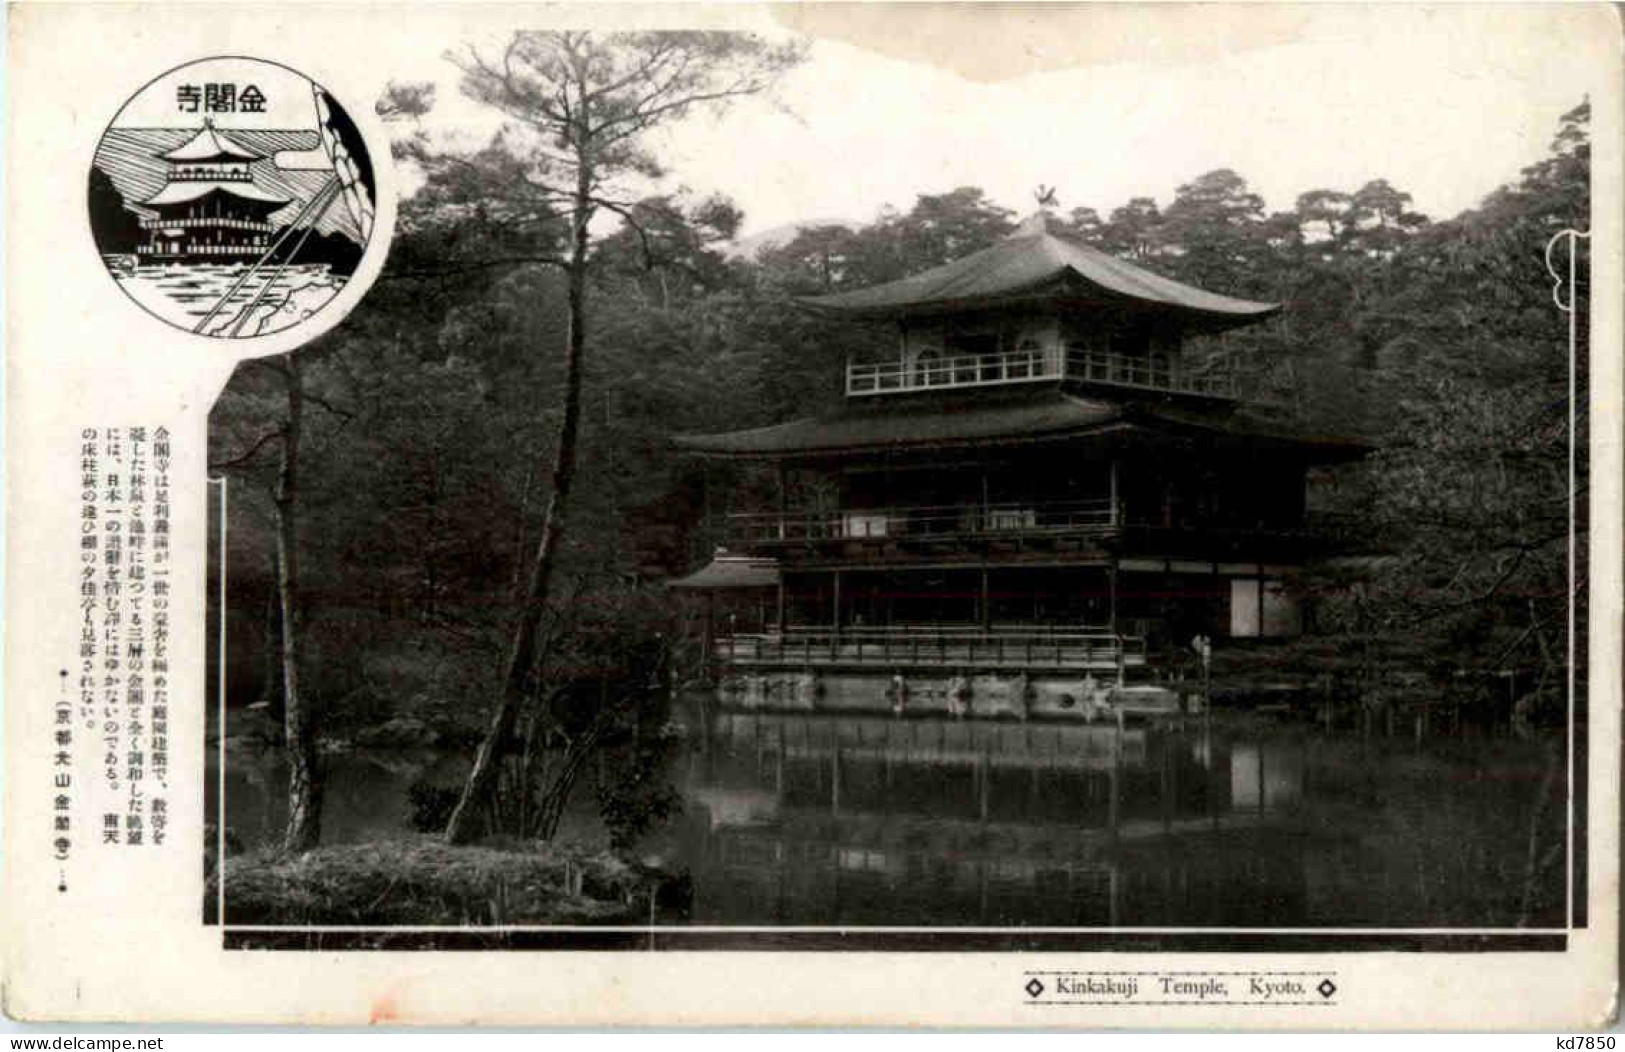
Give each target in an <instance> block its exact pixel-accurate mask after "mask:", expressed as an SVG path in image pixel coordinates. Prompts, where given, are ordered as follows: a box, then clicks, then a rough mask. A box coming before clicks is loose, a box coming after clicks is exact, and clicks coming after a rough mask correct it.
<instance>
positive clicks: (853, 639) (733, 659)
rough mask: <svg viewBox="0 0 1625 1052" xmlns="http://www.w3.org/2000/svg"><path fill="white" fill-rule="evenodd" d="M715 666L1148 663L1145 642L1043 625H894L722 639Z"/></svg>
mask: <svg viewBox="0 0 1625 1052" xmlns="http://www.w3.org/2000/svg"><path fill="white" fill-rule="evenodd" d="M716 656H717V659H718V660H720V661H722V662H725V663H727V664H733V665H762V666H785V667H798V668H801V667H820V666H832V665H835V666H847V667H867V666H879V667H884V668H893V669H904V668H960V669H1005V670H1019V669H1077V670H1097V671H1108V670H1117V669H1121V668H1138V667H1141V666H1143V665H1144V664H1145V640H1144V639H1143V638H1139V637H1130V636H1121V635H1117V634H1116V633H1113V632H1110V631H1108V630H1104V629H1093V630H1076V629H1073V630H1068V629H1065V628H1060V627H1052V626H1045V625H1012V626H1006V627H992V628H985V629H979V628H973V627H955V626H944V625H896V626H892V627H888V628H842V629H841V630H839V631H836V630H835V629H833V628H812V627H807V626H791V627H788V628H786V629H785V630H784V631H783V632H766V633H757V634H748V635H734V636H724V637H722V638H720V639H718V640H717V643H716Z"/></svg>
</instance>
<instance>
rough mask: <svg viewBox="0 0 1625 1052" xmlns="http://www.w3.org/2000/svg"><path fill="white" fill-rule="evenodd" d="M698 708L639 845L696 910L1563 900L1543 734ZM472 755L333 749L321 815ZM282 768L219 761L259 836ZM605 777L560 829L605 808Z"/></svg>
mask: <svg viewBox="0 0 1625 1052" xmlns="http://www.w3.org/2000/svg"><path fill="white" fill-rule="evenodd" d="M688 724H689V726H690V727H691V728H692V729H691V731H690V733H689V735H688V737H687V738H686V739H685V745H684V748H683V749H682V750H681V751H680V752H679V754H678V755H677V757H676V758H675V759H674V761H673V764H672V769H671V772H670V777H671V778H672V780H673V781H674V782H675V783H676V784H677V785H678V786H679V787H680V788H681V790H682V792H683V796H684V800H685V805H684V808H683V811H682V813H681V814H680V815H679V816H677V817H675V818H673V819H672V820H671V821H670V822H668V823H667V824H666V825H664V826H663V827H662V828H660V829H658V830H656V831H655V832H653V833H652V834H651V835H650V836H649V837H647V838H646V841H645V843H644V844H643V845H642V850H643V852H644V853H645V854H646V855H647V856H652V857H656V858H658V859H659V860H661V861H662V862H663V863H665V864H666V865H668V866H674V867H680V868H684V869H687V870H688V871H689V872H690V873H691V874H692V876H693V883H694V901H693V908H692V915H691V918H690V919H691V921H692V922H693V923H697V924H762V925H898V926H918V925H976V926H984V925H985V926H1017V925H1045V926H1107V925H1113V926H1159V925H1170V926H1173V925H1177V926H1248V927H1254V926H1265V927H1279V926H1384V927H1387V926H1393V927H1417V926H1429V927H1431V926H1441V927H1443V926H1473V927H1478V926H1508V925H1514V924H1517V923H1519V922H1520V921H1522V922H1525V923H1531V924H1545V923H1558V916H1557V911H1560V910H1561V908H1562V901H1563V900H1562V880H1563V863H1562V854H1561V851H1555V852H1554V851H1552V850H1551V848H1552V847H1553V846H1554V845H1558V844H1560V843H1561V836H1562V833H1563V822H1564V820H1565V809H1564V807H1563V805H1562V797H1561V789H1562V782H1561V779H1560V778H1552V777H1549V773H1550V771H1549V768H1550V765H1551V764H1552V763H1553V762H1554V760H1553V758H1554V757H1555V756H1556V755H1557V754H1556V753H1555V752H1553V751H1551V750H1549V749H1548V748H1547V747H1545V746H1543V745H1541V744H1539V743H1529V742H1521V741H1513V740H1509V739H1489V738H1476V739H1467V740H1456V739H1450V740H1434V741H1429V742H1427V743H1425V744H1423V745H1418V744H1417V743H1415V742H1414V741H1411V740H1409V739H1401V738H1372V739H1362V738H1360V737H1359V736H1357V735H1350V734H1346V733H1338V734H1326V733H1324V732H1321V731H1317V730H1313V729H1309V728H1304V727H1295V726H1283V725H1280V724H1277V723H1275V722H1274V721H1272V720H1268V719H1262V718H1253V717H1226V716H1215V717H1213V718H1212V719H1211V720H1200V719H1196V720H1191V721H1189V722H1187V723H1186V724H1185V725H1184V726H1134V725H1130V726H1129V727H1128V728H1126V729H1125V730H1122V731H1120V730H1119V729H1118V728H1117V727H1115V726H1109V727H1108V726H1072V725H1053V724H1018V723H994V722H973V721H964V722H955V721H951V720H934V719H907V720H895V719H890V718H885V717H844V716H843V717H834V716H823V715H755V714H715V713H713V714H711V715H710V716H709V718H707V719H705V720H703V721H702V720H701V719H700V718H699V717H698V716H697V715H696V716H693V717H691V718H690V719H689V721H688ZM702 727H704V728H708V730H706V731H702ZM465 763H466V761H465V760H462V759H460V758H456V759H454V758H436V757H435V756H434V755H433V754H421V755H413V754H383V755H379V754H372V753H356V754H347V755H344V756H341V757H337V758H335V759H334V760H333V763H332V767H331V771H330V775H329V787H328V793H327V804H326V811H325V816H324V831H323V832H324V840H326V841H328V842H353V841H360V840H366V839H373V838H379V837H388V836H396V835H400V834H401V833H402V832H403V831H404V830H405V829H406V826H407V814H408V811H409V808H408V806H407V803H406V787H407V786H408V785H410V784H411V783H412V782H414V781H416V780H420V779H423V780H429V781H438V782H444V783H446V784H455V783H456V781H457V779H458V777H459V776H460V774H461V772H462V770H463V769H464V765H465ZM285 780H286V772H285V770H284V769H283V767H282V765H281V763H280V761H279V760H278V758H277V757H275V756H274V755H262V756H260V757H258V758H254V757H253V756H252V754H245V755H244V756H242V757H241V758H239V757H238V756H237V755H236V754H234V755H233V758H232V760H231V761H229V762H228V777H227V789H226V799H227V815H228V823H229V825H230V826H231V828H232V830H233V832H234V833H235V834H236V835H237V836H238V837H239V838H240V839H241V840H243V841H244V842H245V843H247V844H250V845H253V844H255V843H258V842H260V841H261V840H262V838H263V837H264V834H265V830H267V829H271V830H275V829H278V828H279V827H280V825H281V822H282V819H283V814H284V807H285V805H284V802H283V800H282V787H283V785H284V784H285ZM590 790H591V786H590V784H587V785H584V786H583V787H582V789H581V790H580V791H579V792H578V794H577V796H578V802H577V808H576V812H577V813H576V814H575V815H574V816H573V817H572V819H571V820H570V821H568V822H567V823H566V825H567V827H568V829H567V835H576V836H584V837H592V836H594V835H595V834H597V833H599V832H601V831H600V830H599V829H598V828H597V827H596V822H595V820H594V818H593V817H592V815H591V814H590V812H591V808H592V804H591V796H592V794H591V791H590ZM1532 846H1533V850H1532ZM1532 859H1533V860H1534V861H1533V862H1532V861H1531V860H1532ZM1554 860H1555V861H1554Z"/></svg>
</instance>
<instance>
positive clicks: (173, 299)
mask: <svg viewBox="0 0 1625 1052" xmlns="http://www.w3.org/2000/svg"><path fill="white" fill-rule="evenodd" d="M377 213H378V185H377V178H376V174H375V172H374V169H373V163H372V159H371V157H370V156H369V154H368V152H367V146H366V143H365V142H364V141H363V140H362V136H361V132H360V130H359V129H358V127H357V126H356V123H355V121H353V120H352V119H351V117H350V115H349V114H347V113H346V112H345V111H344V107H342V106H341V105H339V103H338V102H337V101H336V100H335V99H334V98H333V97H332V96H331V95H330V94H328V92H327V91H326V90H325V89H324V88H323V87H322V86H321V85H319V84H317V83H315V82H314V81H312V80H310V79H309V78H307V77H305V76H303V75H302V74H299V73H296V72H294V71H293V70H291V69H288V68H287V67H285V66H281V65H278V64H276V63H273V62H266V61H262V60H259V59H249V58H210V59H203V60H201V61H198V62H193V63H189V64H187V65H185V66H181V67H179V68H177V69H174V70H171V71H169V72H168V73H165V74H163V75H162V76H160V77H158V78H157V79H156V80H154V81H152V82H151V83H149V84H147V86H146V87H144V88H142V89H141V90H140V91H139V92H137V93H136V94H135V95H134V96H132V97H131V98H130V99H129V101H128V102H126V103H125V104H124V107H123V108H122V109H121V110H119V112H118V115H117V116H115V117H114V118H113V121H112V123H111V124H110V125H108V128H107V130H106V132H104V133H103V134H102V139H101V142H100V143H99V144H98V145H97V147H96V156H95V160H94V162H93V164H92V167H91V170H90V227H91V231H92V233H93V235H94V237H95V241H96V248H97V250H98V251H99V252H100V253H101V255H102V260H103V261H104V262H105V263H106V265H107V270H108V273H110V274H111V275H112V276H113V279H114V280H115V281H117V282H118V285H119V287H120V288H121V289H123V290H124V292H125V294H127V295H128V296H129V297H130V298H131V299H133V300H134V301H135V302H136V303H138V304H140V305H141V306H142V307H143V308H145V309H146V310H147V312H148V313H150V314H153V315H155V316H157V317H159V318H161V319H163V320H164V321H166V322H168V323H169V324H171V325H173V326H175V327H176V328H179V329H183V330H185V331H187V332H190V333H196V334H198V335H202V336H210V337H216V338H219V339H229V340H254V339H257V338H261V337H266V336H270V335H272V334H276V333H284V334H292V330H294V329H295V328H296V327H299V326H302V325H308V326H309V327H310V328H311V329H312V330H316V329H325V328H327V327H328V325H330V324H331V323H332V322H334V321H336V320H337V319H336V318H325V317H324V318H321V324H311V322H312V319H314V318H315V317H316V316H318V315H320V314H321V312H323V311H324V310H327V309H332V310H335V311H336V310H338V308H337V307H334V306H332V305H333V304H334V301H335V300H336V299H339V298H340V293H341V292H343V291H344V290H345V288H346V286H347V285H349V284H351V283H352V282H354V281H355V280H356V277H357V272H358V271H359V270H361V269H362V261H363V259H364V258H366V257H367V254H368V247H369V245H371V244H372V242H373V241H374V239H375V234H378V230H377V227H378V225H379V224H378V223H377V222H376V221H375V220H376V218H377ZM385 239H387V231H384V232H383V233H382V235H380V236H378V237H377V240H379V241H380V242H382V241H384V240H385ZM385 247H386V246H385V245H383V244H379V245H377V246H376V250H377V252H379V253H381V252H382V251H383V250H384V248H385ZM371 269H372V270H374V271H376V267H373V268H371ZM353 291H355V292H357V294H359V290H353ZM342 298H343V300H345V301H346V303H345V304H344V306H346V307H347V306H348V305H351V304H353V303H354V301H355V299H356V298H357V296H347V297H342ZM311 335H315V331H312V333H311Z"/></svg>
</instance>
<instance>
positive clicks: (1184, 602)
mask: <svg viewBox="0 0 1625 1052" xmlns="http://www.w3.org/2000/svg"><path fill="white" fill-rule="evenodd" d="M803 305H804V306H805V307H806V308H807V309H809V310H813V311H822V312H828V313H831V314H838V315H844V316H847V317H850V318H856V319H866V320H869V321H872V322H874V323H876V324H884V325H889V326H891V327H893V328H894V329H895V331H896V333H897V343H896V352H895V354H893V355H890V356H888V357H886V358H884V359H883V360H849V361H848V362H847V364H846V370H845V377H846V380H845V383H846V390H845V399H844V402H843V404H842V405H841V406H840V408H839V409H838V410H836V411H834V412H832V413H829V414H827V415H823V416H817V417H808V418H804V419H798V420H791V421H788V422H785V423H781V424H776V425H773V426H770V427H763V428H754V429H750V430H745V431H736V432H729V433H723V434H710V435H687V436H680V437H679V438H678V439H677V440H676V442H677V445H678V446H679V448H680V449H682V450H684V451H686V452H687V453H689V454H691V455H694V456H697V457H702V458H708V459H712V460H730V461H750V462H758V463H761V464H765V465H771V466H772V468H774V469H775V471H774V474H775V477H776V479H777V501H776V505H775V506H769V507H758V508H738V507H737V506H736V507H735V509H734V510H733V511H731V513H729V514H728V515H727V516H726V519H725V521H724V523H723V524H722V526H723V538H724V542H723V543H724V545H725V550H724V551H723V552H719V555H718V558H717V559H716V560H715V561H714V563H713V564H712V565H710V566H707V567H703V568H701V569H700V570H698V571H697V572H696V573H695V574H693V575H691V576H690V577H688V578H684V579H682V580H679V581H677V582H674V583H675V584H676V585H677V586H679V587H688V588H695V589H699V590H700V591H702V592H705V593H707V594H709V595H711V596H712V600H711V603H712V606H713V609H726V610H729V611H732V612H731V613H730V614H729V615H728V617H727V619H726V620H725V621H722V622H714V627H713V634H712V636H711V639H710V645H711V649H712V653H713V655H714V658H715V660H716V662H717V665H718V668H719V671H720V673H721V685H722V687H723V690H724V697H725V698H726V699H731V700H732V701H733V702H735V703H737V704H738V705H740V706H742V707H748V708H796V709H806V708H831V709H857V710H878V709H890V710H892V711H894V712H900V713H901V712H913V711H945V712H950V713H954V714H956V715H990V716H997V715H1014V716H1018V717H1026V716H1028V715H1043V716H1055V717H1073V716H1081V717H1097V716H1101V715H1108V714H1110V713H1111V712H1112V711H1113V710H1116V711H1117V712H1118V713H1121V712H1123V711H1125V710H1129V711H1133V710H1146V709H1149V710H1158V709H1177V708H1179V707H1180V706H1182V705H1183V704H1184V701H1183V700H1182V699H1181V696H1180V695H1179V694H1178V693H1177V692H1175V691H1173V690H1170V689H1168V687H1167V686H1166V685H1164V686H1157V685H1155V684H1157V682H1158V681H1159V680H1160V679H1162V678H1163V676H1164V674H1165V673H1166V671H1167V670H1165V669H1159V668H1158V658H1157V655H1158V654H1162V653H1169V652H1174V651H1183V652H1184V653H1186V654H1191V653H1193V647H1194V649H1195V650H1200V649H1201V647H1202V645H1203V644H1204V643H1208V644H1210V645H1211V647H1212V648H1214V649H1218V648H1222V647H1225V646H1227V645H1230V644H1231V643H1232V642H1234V641H1240V640H1256V639H1261V638H1283V637H1290V636H1292V635H1295V634H1297V633H1298V632H1299V631H1301V628H1302V611H1301V610H1300V608H1299V604H1298V602H1297V600H1296V599H1295V598H1294V596H1293V594H1292V592H1291V591H1290V589H1289V588H1288V586H1287V582H1288V581H1289V580H1290V579H1291V578H1292V577H1293V576H1294V575H1295V574H1296V573H1297V572H1299V571H1300V570H1301V568H1302V567H1304V566H1305V565H1306V564H1307V563H1309V562H1311V561H1312V560H1314V559H1316V558H1318V557H1321V556H1324V555H1326V554H1328V552H1329V547H1328V541H1327V538H1326V537H1325V536H1323V535H1322V534H1320V533H1319V532H1318V531H1317V530H1316V529H1315V523H1314V521H1313V519H1312V517H1311V516H1310V514H1309V507H1308V501H1307V487H1308V480H1309V477H1310V475H1311V473H1312V472H1314V471H1316V470H1317V469H1320V468H1322V467H1324V466H1327V465H1333V464H1337V463H1340V462H1344V461H1349V460H1352V459H1356V458H1358V457H1360V456H1361V455H1363V454H1364V453H1365V452H1366V447H1365V446H1364V445H1363V444H1361V443H1359V442H1357V441H1352V440H1348V439H1342V438H1337V437H1333V436H1322V435H1313V434H1309V433H1306V432H1304V431H1302V430H1301V429H1299V428H1298V427H1296V426H1294V425H1292V424H1290V423H1289V422H1287V421H1285V420H1284V419H1282V418H1281V415H1280V414H1278V413H1275V414H1272V413H1269V412H1265V411H1262V410H1261V409H1260V408H1259V407H1256V406H1251V405H1249V404H1248V401H1247V399H1246V397H1245V393H1244V392H1243V391H1241V390H1240V389H1238V386H1237V382H1236V378H1235V376H1234V375H1233V373H1232V372H1231V370H1230V368H1229V363H1228V362H1227V360H1226V359H1225V358H1224V356H1223V355H1222V354H1217V353H1213V350H1214V349H1213V347H1212V346H1211V344H1212V343H1213V339H1212V338H1215V337H1218V336H1220V334H1223V333H1225V332H1227V331H1229V330H1233V329H1237V328H1240V327H1242V326H1247V325H1254V324H1258V323H1260V322H1263V321H1265V320H1266V319H1268V318H1270V317H1271V316H1272V315H1275V314H1276V313H1277V312H1278V311H1279V307H1278V305H1276V304H1271V303H1259V302H1253V301H1249V300H1244V299H1236V298H1233V297H1230V296H1224V295H1219V294H1217V293H1213V292H1208V291H1204V290H1202V289H1198V288H1194V287H1191V286H1189V285H1184V284H1181V283H1179V282H1176V281H1172V280H1170V279H1168V278H1165V277H1162V276H1160V275H1157V274H1153V273H1151V272H1149V271H1147V270H1144V269H1142V268H1140V267H1137V266H1135V265H1133V264H1131V263H1128V262H1125V261H1123V260H1120V259H1117V258H1114V257H1112V256H1109V255H1107V254H1105V253H1102V252H1100V251H1098V250H1096V249H1094V248H1091V247H1089V246H1087V245H1084V244H1080V243H1076V242H1074V241H1072V240H1069V239H1068V238H1066V237H1064V236H1061V235H1060V234H1059V233H1057V232H1056V231H1055V230H1053V229H1052V227H1051V225H1050V220H1049V219H1048V217H1047V216H1046V215H1045V214H1044V213H1042V212H1040V213H1038V214H1037V215H1035V216H1033V217H1032V218H1030V219H1029V220H1027V221H1026V222H1025V223H1023V224H1022V225H1021V227H1020V228H1019V229H1018V230H1016V232H1015V233H1014V234H1013V235H1012V236H1010V237H1009V238H1007V239H1005V240H1004V241H1002V242H1000V243H998V244H995V245H993V246H991V247H989V248H987V249H984V250H982V251H979V252H976V253H973V254H971V255H968V256H966V257H964V258H962V259H959V260H957V261H954V262H951V263H948V264H946V265H944V266H940V267H936V268H933V269H931V270H927V271H925V272H924V273H920V274H915V275H913V276H910V277H906V278H903V279H901V280H898V281H893V282H889V283H886V284H882V285H878V286H874V287H870V288H865V289H859V290H856V291H850V292H841V293H836V294H832V295H826V296H820V297H815V298H811V299H808V300H804V301H803ZM1204 345H1206V346H1204ZM742 560H748V565H749V572H748V573H744V572H741V568H742V567H743V566H744V565H745V563H744V562H742ZM751 611H760V614H759V616H756V615H752V614H751Z"/></svg>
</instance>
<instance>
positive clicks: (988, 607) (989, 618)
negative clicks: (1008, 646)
mask: <svg viewBox="0 0 1625 1052" xmlns="http://www.w3.org/2000/svg"><path fill="white" fill-rule="evenodd" d="M992 628H993V605H992V603H991V601H990V598H989V594H988V582H987V567H985V566H984V567H982V631H983V632H988V631H991V630H992Z"/></svg>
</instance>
